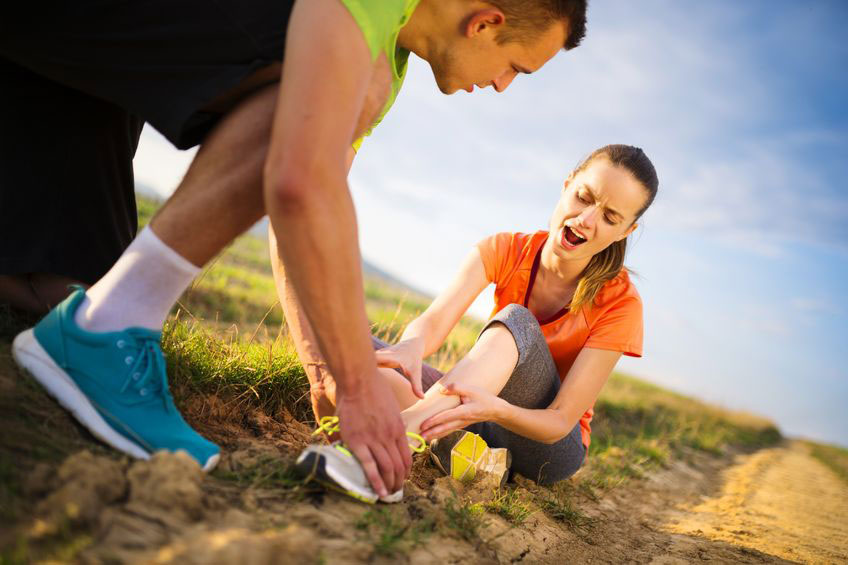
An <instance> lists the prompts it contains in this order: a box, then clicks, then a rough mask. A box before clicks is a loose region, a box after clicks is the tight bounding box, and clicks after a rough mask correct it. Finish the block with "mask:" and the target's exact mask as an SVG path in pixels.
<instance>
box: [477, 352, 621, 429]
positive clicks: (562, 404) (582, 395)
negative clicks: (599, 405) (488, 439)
mask: <svg viewBox="0 0 848 565" xmlns="http://www.w3.org/2000/svg"><path fill="white" fill-rule="evenodd" d="M620 357H621V352H619V351H609V350H606V349H591V348H588V347H584V348H583V349H582V350H581V351H580V353H579V354H578V355H577V359H575V361H574V364H573V365H572V366H571V370H569V371H568V376H567V378H566V379H565V381H564V382H563V384H562V387H561V388H560V389H559V392H558V393H557V396H556V398H555V399H554V401H553V402H552V403H551V405H550V406H549V407H548V408H546V409H542V410H528V409H526V408H519V407H518V406H513V405H512V404H509V403H507V402H502V405H501V406H500V407H499V408H500V410H499V411H498V412H497V413H496V414H495V418H494V419H493V420H494V421H495V422H496V423H498V424H500V425H501V426H503V427H505V428H506V429H508V430H510V431H513V432H515V433H517V434H520V435H522V436H525V437H528V438H530V439H533V440H536V441H541V442H544V443H555V442H557V441H559V440H561V439H562V438H564V437H565V436H567V435H568V434H569V433H570V432H571V430H572V429H574V426H575V425H576V424H577V422H578V421H579V420H580V417H581V416H583V414H584V413H585V412H586V410H587V409H588V408H589V407H590V406H592V403H593V402H594V401H595V399H596V398H597V397H598V394H599V393H600V392H601V389H602V388H603V386H604V384H606V382H607V379H608V378H609V376H610V373H612V370H613V368H615V365H616V363H618V360H619V358H620Z"/></svg>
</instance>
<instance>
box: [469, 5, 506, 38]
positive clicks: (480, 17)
mask: <svg viewBox="0 0 848 565" xmlns="http://www.w3.org/2000/svg"><path fill="white" fill-rule="evenodd" d="M505 21H506V16H504V13H503V12H501V11H500V10H498V9H497V8H486V9H485V10H477V11H476V12H474V13H473V14H471V17H470V18H468V23H467V24H466V26H465V36H466V37H468V38H471V37H474V36H475V35H478V34H480V33H483V32H485V31H494V30H496V29H498V28H499V27H500V26H502V25H503V24H504V22H505Z"/></svg>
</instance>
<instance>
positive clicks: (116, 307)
mask: <svg viewBox="0 0 848 565" xmlns="http://www.w3.org/2000/svg"><path fill="white" fill-rule="evenodd" d="M159 4H160V3H159V2H158V1H155V0H154V1H152V2H146V3H144V4H143V5H142V6H140V5H139V4H135V3H130V4H128V3H121V4H120V5H118V6H113V5H107V6H104V5H102V3H88V2H75V3H73V4H72V5H64V4H63V5H60V6H59V7H54V8H51V11H50V13H49V14H48V15H47V16H45V15H44V14H42V13H29V14H24V15H22V16H20V17H17V18H15V19H14V20H13V22H10V21H9V20H8V19H7V20H6V21H5V22H4V24H2V25H3V26H5V27H7V28H9V29H2V30H0V31H2V34H0V56H2V57H4V58H6V59H8V60H10V61H12V62H13V63H14V64H16V65H19V66H21V67H24V68H26V69H28V70H30V71H32V72H33V73H36V74H38V75H39V76H42V77H45V78H47V79H49V80H52V81H54V82H57V83H61V84H63V85H65V86H69V87H71V88H74V89H76V90H79V91H82V92H84V93H86V94H87V95H89V96H93V97H96V98H102V99H105V100H107V101H108V102H110V103H112V104H114V105H116V106H118V107H120V108H123V109H124V110H126V111H127V112H128V113H130V114H132V115H134V116H138V117H139V118H141V119H143V120H145V121H147V122H149V123H151V124H152V125H153V126H154V127H156V128H157V129H159V130H160V131H161V132H162V133H163V134H164V135H165V136H166V137H168V139H169V140H171V141H172V142H173V143H174V144H175V145H176V146H177V147H181V148H186V147H190V146H192V145H195V144H198V143H200V144H201V147H200V150H199V152H198V154H197V156H196V158H195V160H194V162H193V163H192V165H191V167H190V168H189V171H188V173H187V174H186V176H185V178H184V179H183V181H182V183H181V184H180V186H179V187H178V189H177V190H176V192H175V193H174V195H173V196H172V197H171V199H170V200H169V201H168V202H167V203H166V204H165V205H164V206H163V208H162V209H161V210H160V212H159V213H158V214H157V215H156V216H155V217H154V218H153V220H152V221H151V224H150V226H148V228H146V229H145V230H142V232H141V233H140V234H139V236H138V237H137V238H136V239H135V240H134V241H133V243H132V244H131V245H130V246H129V247H128V248H127V250H126V251H125V252H124V254H123V255H122V256H121V257H120V259H118V261H117V262H116V263H115V265H114V266H113V267H112V268H111V269H110V270H109V272H108V273H106V275H105V276H104V277H103V278H101V279H100V280H99V281H97V282H96V283H95V284H94V285H93V286H92V287H91V288H90V289H88V290H87V291H85V292H83V291H82V290H78V291H77V292H75V293H74V294H72V295H71V296H70V297H69V298H68V299H67V300H65V301H64V302H62V303H61V304H60V305H59V306H57V307H56V308H55V309H53V310H52V311H51V312H50V313H49V314H48V316H47V317H46V318H45V319H44V320H43V321H42V322H40V323H39V324H38V325H37V326H36V327H35V328H34V329H33V330H28V331H26V332H23V333H22V334H21V335H19V336H18V337H17V338H16V340H15V344H14V348H13V352H14V354H15V358H16V359H17V360H18V362H19V363H20V364H22V365H24V366H25V367H26V368H27V369H29V370H30V372H32V373H33V374H34V376H35V377H36V379H37V380H39V382H41V383H42V384H43V385H44V386H45V387H46V388H47V389H48V390H49V391H50V392H51V394H53V395H54V396H56V397H57V398H58V399H59V401H60V402H61V403H62V404H63V405H64V406H66V407H68V408H69V409H71V410H72V411H73V412H74V415H75V416H76V417H77V418H78V419H79V420H80V421H81V422H82V423H83V424H84V425H86V427H88V428H89V429H90V430H92V432H93V433H94V434H95V435H96V436H98V437H100V438H101V439H103V440H104V441H106V442H107V443H109V444H110V445H112V446H114V447H116V448H118V449H121V450H123V451H125V452H127V453H130V454H131V455H134V456H137V457H147V456H149V454H150V453H151V452H152V451H154V450H156V449H171V450H176V449H184V450H186V451H187V452H189V453H190V454H191V455H192V456H193V457H194V458H195V459H197V460H198V462H199V463H200V464H201V465H202V466H203V468H204V469H210V468H212V467H213V466H214V465H215V464H216V462H217V460H218V457H219V450H218V448H217V446H215V445H214V444H212V443H211V442H209V441H207V440H205V439H204V438H202V437H201V436H199V435H198V434H197V433H196V432H194V430H192V429H191V428H190V427H189V426H188V425H187V424H186V423H185V422H184V421H183V420H182V418H181V416H180V415H179V413H178V411H177V410H176V409H175V407H174V405H173V402H172V400H171V397H170V395H169V392H168V387H167V376H166V374H165V367H164V362H163V358H162V354H161V350H160V348H159V339H160V332H159V330H160V328H161V326H162V323H163V321H164V319H165V317H166V315H167V313H168V311H169V310H170V308H171V306H172V305H173V303H174V302H175V300H176V299H177V297H178V296H179V295H180V294H181V293H182V291H183V290H184V289H185V288H186V286H187V285H188V284H189V283H190V282H191V280H192V279H193V278H194V277H195V276H196V274H197V273H198V271H199V268H200V266H201V265H203V264H204V263H206V262H207V261H208V260H209V259H211V258H212V257H213V256H214V255H215V254H216V253H218V252H219V251H220V250H221V249H222V248H223V247H224V246H225V245H226V244H227V243H229V242H230V241H231V240H232V239H233V238H234V237H236V236H237V235H238V234H240V233H242V232H243V231H245V230H246V229H247V228H248V227H250V226H251V225H252V224H253V223H254V222H255V221H256V220H258V219H259V218H260V217H261V216H262V215H264V214H265V213H267V214H268V215H269V217H270V220H271V225H272V227H273V230H274V232H275V234H276V244H277V248H278V252H279V257H280V259H281V260H282V262H283V264H285V265H287V266H288V271H287V274H288V278H289V279H290V283H291V286H292V289H293V291H294V293H295V294H296V295H297V297H298V298H299V299H300V302H301V304H302V306H303V314H304V316H305V320H307V321H308V323H309V325H310V326H311V328H312V330H314V335H315V343H316V344H317V347H318V348H319V349H320V352H321V353H322V354H323V357H324V359H326V363H327V366H328V369H329V371H330V372H331V373H332V375H333V376H334V377H335V382H336V386H337V389H338V390H337V395H336V408H337V411H336V413H337V415H338V416H339V418H340V421H341V424H342V428H341V436H342V439H343V440H344V441H345V443H346V445H347V447H348V448H349V450H350V451H351V452H352V453H353V454H354V455H355V456H356V458H357V459H358V461H359V463H361V465H362V468H363V469H364V471H365V474H366V476H367V477H368V479H369V481H370V483H371V485H372V486H373V488H374V491H375V492H376V493H377V494H379V495H381V496H385V495H388V494H389V492H390V491H391V492H393V491H397V490H399V489H400V487H401V486H402V483H403V480H404V478H405V477H406V476H407V474H408V472H409V468H410V466H411V457H410V452H409V447H408V445H407V441H406V437H405V434H404V432H403V425H402V423H401V420H400V417H399V414H398V407H397V403H396V401H395V400H394V396H393V395H392V393H391V391H390V390H389V389H388V388H387V386H386V385H385V384H384V383H383V381H381V380H380V379H378V378H375V377H376V375H377V367H376V362H375V357H374V353H373V350H372V348H371V342H370V336H369V333H368V329H369V326H368V321H367V319H366V317H365V309H364V298H363V292H362V277H361V271H360V257H359V253H358V245H357V236H356V228H355V217H354V210H353V205H352V202H351V198H350V193H349V191H348V187H347V183H346V176H347V171H348V167H349V166H350V162H351V161H352V155H353V152H352V150H351V144H352V143H353V142H354V141H355V140H357V139H359V138H360V137H361V136H362V135H363V134H365V133H367V132H368V131H369V129H370V128H371V127H372V125H373V124H374V123H375V122H376V121H379V118H380V117H381V116H382V114H383V113H384V112H385V111H386V110H387V109H388V106H389V105H390V104H391V101H392V100H393V99H394V97H395V96H396V94H397V92H398V90H399V88H400V84H401V82H402V77H403V74H404V71H405V66H406V65H405V63H406V57H407V56H408V53H409V52H414V53H416V54H417V55H418V56H420V57H422V58H423V59H425V60H427V61H428V62H429V63H430V65H431V67H432V69H433V72H434V76H435V78H436V82H437V84H438V86H439V88H440V89H441V90H442V91H443V92H446V93H451V92H454V91H456V90H458V89H460V88H462V89H465V90H468V91H469V92H470V91H471V90H472V89H473V85H477V86H480V87H483V86H488V85H492V86H493V87H494V88H496V89H497V90H503V89H504V88H506V87H507V86H508V85H509V83H510V82H511V81H512V79H513V78H514V77H515V75H516V74H517V73H519V72H525V73H529V72H533V71H535V70H537V69H538V68H540V67H541V66H542V65H543V64H544V63H545V62H547V61H548V60H549V59H550V58H551V57H553V55H554V54H556V52H557V51H559V50H560V49H561V48H563V47H564V46H565V47H573V46H575V45H576V44H577V42H579V39H580V37H582V34H583V22H584V20H585V15H584V14H585V3H584V2H582V1H579V0H572V1H563V0H560V1H554V0H535V1H534V0H524V1H521V0H491V1H490V2H481V1H477V0H441V1H438V0H420V2H418V1H416V0H381V1H379V2H377V1H376V0H375V1H368V0H302V1H300V2H296V3H294V5H293V6H292V5H291V3H290V2H279V1H278V2H263V3H262V4H261V5H259V3H240V2H236V1H235V0H218V1H217V2H215V3H209V2H205V1H204V2H201V1H200V0H185V1H183V2H178V3H173V2H162V3H161V5H159ZM557 10H559V11H557ZM283 54H284V55H283ZM283 60H284V61H285V65H281V62H282V61H283ZM280 67H282V75H281V76H282V78H281V79H280V80H279V84H277V82H276V79H277V78H278V77H280ZM11 134H12V132H5V131H4V132H3V135H11ZM71 142H72V141H71V140H70V139H69V140H68V143H71ZM33 158H35V159H38V160H39V161H40V162H43V163H45V164H49V162H50V160H51V159H55V158H57V156H56V155H44V154H42V155H36V156H33ZM330 273H332V276H327V275H328V274H330ZM375 406H379V407H381V409H380V410H374V407H375Z"/></svg>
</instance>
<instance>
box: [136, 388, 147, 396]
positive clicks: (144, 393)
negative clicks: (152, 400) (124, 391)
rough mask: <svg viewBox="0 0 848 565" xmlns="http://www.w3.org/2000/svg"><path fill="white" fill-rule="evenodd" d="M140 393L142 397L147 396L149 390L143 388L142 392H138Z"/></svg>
mask: <svg viewBox="0 0 848 565" xmlns="http://www.w3.org/2000/svg"><path fill="white" fill-rule="evenodd" d="M138 393H139V394H140V395H141V396H147V389H146V388H143V389H141V390H140V391H138Z"/></svg>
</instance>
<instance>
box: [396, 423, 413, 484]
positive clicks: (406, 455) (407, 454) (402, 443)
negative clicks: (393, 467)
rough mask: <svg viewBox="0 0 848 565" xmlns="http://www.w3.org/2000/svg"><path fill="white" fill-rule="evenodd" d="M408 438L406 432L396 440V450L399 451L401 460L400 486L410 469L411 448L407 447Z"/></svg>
mask: <svg viewBox="0 0 848 565" xmlns="http://www.w3.org/2000/svg"><path fill="white" fill-rule="evenodd" d="M409 440H410V438H408V437H407V436H406V434H404V435H403V437H402V438H400V439H399V440H398V450H399V451H400V455H401V458H402V460H403V478H402V480H401V486H403V481H404V480H406V477H408V476H409V472H410V471H411V470H412V449H411V448H410V447H409Z"/></svg>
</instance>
